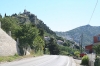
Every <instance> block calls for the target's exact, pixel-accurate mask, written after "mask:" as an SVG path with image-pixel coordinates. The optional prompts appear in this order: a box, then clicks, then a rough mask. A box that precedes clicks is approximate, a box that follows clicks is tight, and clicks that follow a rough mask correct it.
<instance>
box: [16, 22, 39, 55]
mask: <svg viewBox="0 0 100 66" xmlns="http://www.w3.org/2000/svg"><path fill="white" fill-rule="evenodd" d="M38 34H39V33H38V29H37V28H36V27H32V25H31V24H27V25H26V24H25V25H21V28H20V29H19V30H18V31H16V34H15V35H16V37H17V38H19V42H20V48H21V49H22V48H23V49H25V50H27V48H28V46H30V47H33V41H34V39H35V38H36V37H37V36H38ZM23 51H24V50H23ZM25 52H26V51H24V54H25ZM22 55H23V54H22Z"/></svg>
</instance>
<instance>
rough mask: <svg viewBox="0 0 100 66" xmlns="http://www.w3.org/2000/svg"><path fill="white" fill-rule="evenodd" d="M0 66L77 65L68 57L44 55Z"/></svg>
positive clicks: (0, 65)
mask: <svg viewBox="0 0 100 66" xmlns="http://www.w3.org/2000/svg"><path fill="white" fill-rule="evenodd" d="M0 66H76V63H75V62H74V61H73V59H72V58H70V57H68V56H61V55H44V56H40V57H35V58H28V59H23V60H19V61H13V62H7V63H2V64H0Z"/></svg>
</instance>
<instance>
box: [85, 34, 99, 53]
mask: <svg viewBox="0 0 100 66" xmlns="http://www.w3.org/2000/svg"><path fill="white" fill-rule="evenodd" d="M98 44H100V34H99V35H96V36H94V37H93V44H90V45H87V46H85V51H86V52H87V53H92V52H93V46H95V45H98Z"/></svg>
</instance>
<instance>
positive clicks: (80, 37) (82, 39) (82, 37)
mask: <svg viewBox="0 0 100 66" xmlns="http://www.w3.org/2000/svg"><path fill="white" fill-rule="evenodd" d="M80 38H81V41H80V45H81V46H80V47H81V53H82V43H83V33H82V34H81V36H80Z"/></svg>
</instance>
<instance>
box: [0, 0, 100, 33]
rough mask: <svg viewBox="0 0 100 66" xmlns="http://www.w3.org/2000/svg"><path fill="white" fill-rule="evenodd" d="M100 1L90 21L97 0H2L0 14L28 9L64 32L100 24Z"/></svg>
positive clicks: (52, 26) (21, 11) (56, 29)
mask: <svg viewBox="0 0 100 66" xmlns="http://www.w3.org/2000/svg"><path fill="white" fill-rule="evenodd" d="M99 1H100V0H99ZM99 1H98V4H97V7H96V9H95V12H94V14H93V16H92V19H91V21H90V22H89V20H90V17H91V15H92V13H93V10H94V7H95V4H96V2H97V0H0V14H1V15H2V16H4V14H5V13H6V14H7V15H12V14H13V13H17V14H19V13H23V11H24V9H26V10H27V11H30V12H31V13H33V14H35V15H37V17H38V18H39V19H41V20H42V21H43V22H44V23H45V24H46V25H47V26H48V27H49V28H50V29H51V30H53V31H62V32H63V31H69V30H72V29H74V28H77V27H79V26H83V25H88V24H90V25H91V26H100V23H99V22H100V2H99Z"/></svg>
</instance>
